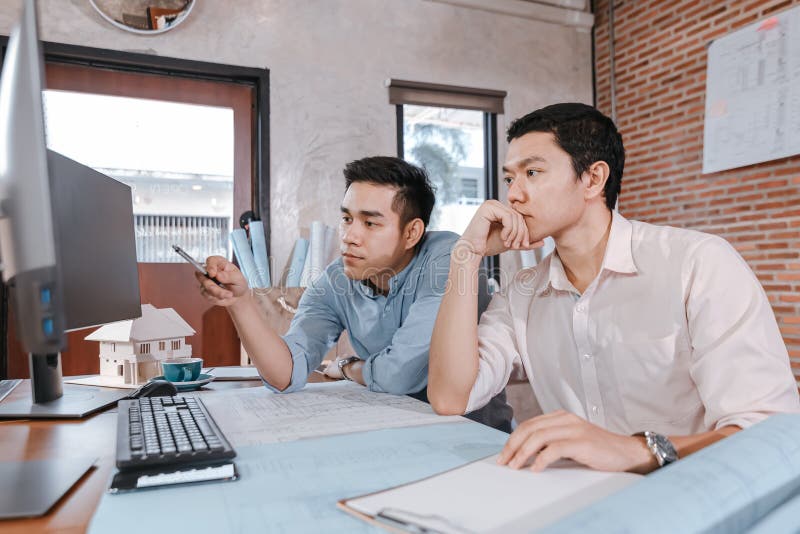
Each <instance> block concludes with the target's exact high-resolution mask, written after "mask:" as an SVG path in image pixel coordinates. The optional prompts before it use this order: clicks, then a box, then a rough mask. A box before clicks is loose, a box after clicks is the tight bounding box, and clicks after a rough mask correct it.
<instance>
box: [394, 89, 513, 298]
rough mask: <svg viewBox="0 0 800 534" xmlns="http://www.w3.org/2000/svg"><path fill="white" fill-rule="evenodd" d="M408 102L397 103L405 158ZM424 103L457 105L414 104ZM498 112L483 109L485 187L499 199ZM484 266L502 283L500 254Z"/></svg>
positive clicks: (492, 197) (399, 141)
mask: <svg viewBox="0 0 800 534" xmlns="http://www.w3.org/2000/svg"><path fill="white" fill-rule="evenodd" d="M404 105H406V104H395V119H396V131H397V157H399V158H400V159H405V138H404V137H405V135H404V131H405V128H404V126H405V124H404V115H403V106H404ZM413 105H424V106H430V107H453V108H455V109H467V108H456V107H455V106H441V105H439V106H436V105H432V104H413ZM497 148H498V146H497V113H493V112H490V111H483V161H484V172H483V180H484V188H485V191H486V198H484V201H486V200H499V198H498V192H497V191H498V189H497V176H498V173H497ZM483 267H484V269H485V270H486V275H487V276H488V277H489V278H493V279H494V280H495V281H496V282H497V283H498V284H499V283H500V256H499V255H497V256H487V257H485V258H484V259H483Z"/></svg>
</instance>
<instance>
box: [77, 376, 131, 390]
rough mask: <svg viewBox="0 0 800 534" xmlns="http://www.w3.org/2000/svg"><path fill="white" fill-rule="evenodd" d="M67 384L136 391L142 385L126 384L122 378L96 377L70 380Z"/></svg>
mask: <svg viewBox="0 0 800 534" xmlns="http://www.w3.org/2000/svg"><path fill="white" fill-rule="evenodd" d="M64 383H65V384H78V385H80V386H100V387H103V388H119V389H136V388H138V387H139V386H141V384H126V383H125V381H124V379H123V378H122V377H121V376H103V375H94V376H86V377H83V378H70V379H68V380H64Z"/></svg>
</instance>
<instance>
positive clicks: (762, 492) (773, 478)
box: [545, 414, 800, 534]
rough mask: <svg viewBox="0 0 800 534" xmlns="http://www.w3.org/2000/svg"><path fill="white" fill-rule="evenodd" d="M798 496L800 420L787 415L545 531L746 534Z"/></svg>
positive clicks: (798, 415)
mask: <svg viewBox="0 0 800 534" xmlns="http://www.w3.org/2000/svg"><path fill="white" fill-rule="evenodd" d="M798 491H800V414H781V415H775V416H772V417H770V418H769V419H767V420H766V421H763V422H761V423H759V424H757V425H754V426H752V427H751V428H749V429H747V430H744V431H742V432H738V433H737V434H734V435H733V436H731V437H729V438H726V439H724V440H722V441H720V442H717V443H715V444H713V445H711V446H710V447H707V448H705V449H703V450H701V451H699V452H696V453H694V454H692V455H691V456H688V457H686V458H685V459H683V460H681V461H679V462H676V463H674V464H671V465H669V466H667V467H665V468H664V469H661V470H658V471H656V472H654V473H653V474H651V475H648V476H647V477H645V478H644V479H642V480H641V481H639V482H637V483H636V484H633V485H632V486H629V487H627V488H625V489H624V490H622V491H620V492H619V493H616V494H614V495H611V496H610V497H607V498H606V499H603V500H601V501H599V502H597V503H595V504H593V505H591V506H589V507H587V508H585V509H583V510H581V511H579V512H577V513H575V514H573V515H571V516H569V517H567V518H565V519H563V520H562V521H559V522H556V523H555V524H553V525H551V526H550V527H548V528H547V529H545V532H558V533H559V534H561V533H569V532H641V531H646V532H648V533H649V534H654V533H659V532H664V533H670V534H673V533H675V532H719V533H729V532H742V531H744V530H746V529H748V528H750V527H751V526H753V525H754V524H755V523H756V522H757V521H758V520H759V519H761V518H763V517H765V516H766V515H767V514H768V513H769V512H770V511H771V510H773V509H775V508H776V507H777V506H779V505H780V504H781V503H784V502H786V501H787V499H789V498H790V496H792V495H794V494H796V493H797V492H798ZM795 506H797V504H795ZM797 517H798V516H797V515H795V518H797ZM796 524H800V520H798V521H797V523H796Z"/></svg>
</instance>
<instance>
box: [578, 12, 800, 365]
mask: <svg viewBox="0 0 800 534" xmlns="http://www.w3.org/2000/svg"><path fill="white" fill-rule="evenodd" d="M608 2H609V0H594V12H595V16H596V19H595V47H596V51H595V67H596V84H597V85H596V89H597V106H598V107H599V109H600V110H601V111H603V112H604V113H606V114H608V115H610V114H611V92H610V77H609V72H610V70H609V47H608V37H609V33H608ZM794 6H800V0H732V1H722V0H616V3H615V4H614V20H615V25H614V34H615V35H614V36H615V47H616V51H615V60H616V68H615V75H616V82H617V125H618V127H619V128H620V130H621V132H622V136H623V140H624V142H625V148H626V150H627V158H626V165H625V176H624V179H623V181H622V194H621V196H620V211H621V212H622V213H623V214H624V215H625V216H626V217H628V218H632V219H638V220H642V221H647V222H651V223H655V224H669V225H672V226H679V227H684V228H693V229H696V230H701V231H704V232H710V233H713V234H717V235H720V236H722V237H724V238H725V239H727V240H728V241H730V242H731V243H732V244H733V245H734V246H735V247H736V248H737V249H738V250H739V252H740V253H741V254H742V256H743V257H744V258H745V260H747V262H748V263H749V264H750V267H751V268H752V269H753V271H754V272H755V273H756V275H757V276H758V278H759V280H761V283H762V285H763V286H764V289H765V290H766V292H767V295H768V296H769V300H770V302H771V303H772V308H773V310H774V311H775V316H776V317H777V319H778V325H779V326H780V329H781V333H782V334H783V338H784V341H785V343H786V346H787V348H788V349H789V355H790V357H791V360H792V367H793V369H794V372H795V376H797V377H798V378H800V156H793V157H790V158H783V159H779V160H774V161H770V162H767V163H762V164H758V165H750V166H748V167H742V168H738V169H732V170H729V171H723V172H718V173H714V174H709V175H703V174H701V172H702V162H703V115H704V112H705V83H706V57H707V56H706V46H707V45H708V44H709V43H710V42H711V41H712V40H713V39H716V38H718V37H721V36H724V35H727V34H729V33H731V32H732V31H734V30H737V29H739V28H741V27H743V26H746V25H747V24H751V23H753V22H757V21H759V20H762V19H764V18H766V17H768V16H770V15H773V14H776V13H779V12H782V11H784V10H786V9H789V8H791V7H794ZM735 289H736V288H731V290H732V291H735Z"/></svg>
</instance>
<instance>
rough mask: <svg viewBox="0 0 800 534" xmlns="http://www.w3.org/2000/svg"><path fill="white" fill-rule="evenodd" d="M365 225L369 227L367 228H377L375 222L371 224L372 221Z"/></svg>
mask: <svg viewBox="0 0 800 534" xmlns="http://www.w3.org/2000/svg"><path fill="white" fill-rule="evenodd" d="M364 224H365V225H366V226H367V228H372V227H373V226H377V225H376V224H375V223H374V222H370V221H367V222H365V223H364Z"/></svg>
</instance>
